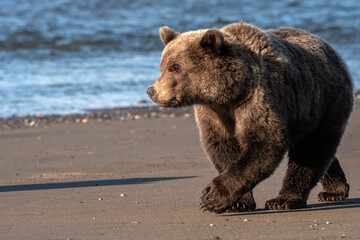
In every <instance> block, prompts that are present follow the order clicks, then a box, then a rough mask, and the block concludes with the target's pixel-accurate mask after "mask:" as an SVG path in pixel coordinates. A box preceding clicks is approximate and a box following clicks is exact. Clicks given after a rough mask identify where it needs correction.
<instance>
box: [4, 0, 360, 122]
mask: <svg viewBox="0 0 360 240" xmlns="http://www.w3.org/2000/svg"><path fill="white" fill-rule="evenodd" d="M240 20H242V21H245V22H250V23H252V24H254V25H256V26H258V27H260V28H263V29H266V28H277V27H281V26H290V27H298V28H303V29H306V30H308V31H310V32H313V33H315V34H317V35H319V36H321V37H322V38H324V39H326V40H327V41H328V42H330V43H331V44H332V45H333V46H334V47H335V49H336V50H338V51H339V52H340V54H341V55H342V57H343V58H344V59H345V61H346V63H347V64H348V66H349V68H350V72H351V73H352V76H353V78H354V82H355V85H356V86H357V87H358V88H360V2H359V1H358V0H343V1H338V0H323V1H322V0H317V1H313V0H278V1H268V0H257V1H253V0H243V1H236V0H229V1H221V0H208V1H195V0H193V1H191V0H183V1H168V0H167V1H165V0H157V1H150V0H149V1H146V0H87V1H71V0H52V1H38V0H1V1H0V99H1V101H0V117H7V116H11V115H14V114H15V115H18V116H23V115H29V114H31V115H32V114H39V113H41V114H52V113H60V114H65V113H81V112H85V111H86V110H88V109H96V108H108V107H119V106H135V105H139V103H138V102H139V100H142V99H145V100H149V99H148V97H147V95H146V93H145V89H146V87H147V86H149V85H150V84H151V83H152V82H153V81H154V80H156V79H157V77H158V75H159V71H158V64H159V61H160V55H161V50H162V48H163V44H162V43H161V42H160V40H159V37H158V28H159V27H161V26H163V25H168V26H170V27H171V28H174V29H175V30H177V31H180V32H184V31H189V30H195V29H200V28H210V27H219V28H220V27H222V26H224V25H226V24H229V23H232V22H237V21H240Z"/></svg>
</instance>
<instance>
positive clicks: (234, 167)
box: [147, 23, 354, 213]
mask: <svg viewBox="0 0 360 240" xmlns="http://www.w3.org/2000/svg"><path fill="white" fill-rule="evenodd" d="M160 38H161V40H162V41H163V42H164V44H165V49H164V51H163V53H162V56H161V64H160V70H161V72H162V73H161V76H160V77H159V79H157V81H156V82H155V83H154V84H153V85H152V86H150V87H149V88H148V90H147V92H148V94H149V96H150V98H151V99H152V100H153V101H154V102H155V103H157V104H158V105H160V106H163V107H182V106H188V105H195V114H196V121H197V123H198V127H199V130H200V139H201V142H202V145H203V147H204V149H205V152H206V153H207V155H208V157H209V158H210V159H211V160H212V162H213V164H214V165H215V167H216V169H217V170H218V172H219V175H218V176H217V177H215V178H214V179H213V180H212V181H211V182H210V184H209V185H208V186H207V187H206V188H205V190H204V191H203V195H202V197H201V207H202V208H203V209H204V210H208V211H213V212H216V213H222V212H225V211H230V212H231V211H251V210H254V209H255V206H256V205H255V200H254V198H253V194H252V190H253V188H254V187H255V186H256V185H257V184H258V183H259V182H260V181H262V180H264V179H265V178H267V177H269V176H270V175H271V174H272V173H273V172H274V170H275V168H276V167H277V166H278V165H279V163H280V161H281V160H282V159H283V157H284V155H285V153H286V152H288V157H289V162H288V169H287V172H286V176H285V179H284V182H283V187H282V189H281V191H280V193H279V195H278V196H277V197H276V198H274V199H271V200H269V201H267V202H266V208H267V209H295V208H303V207H306V201H307V198H308V196H309V192H310V190H311V189H312V188H313V187H314V186H315V185H316V183H317V182H318V181H319V180H320V181H321V183H322V185H323V191H322V192H320V194H319V197H318V199H319V201H340V200H344V199H345V198H347V197H348V192H349V185H348V184H347V180H346V178H345V175H344V173H343V171H342V169H341V167H340V164H339V161H338V160H337V158H336V157H335V153H336V149H337V147H338V145H339V143H340V140H341V137H342V135H343V133H344V131H345V128H346V125H347V122H348V119H349V117H350V114H351V111H352V109H353V104H354V92H353V84H352V81H351V77H350V75H349V72H348V70H347V68H346V66H345V64H344V62H343V60H342V59H341V57H340V56H339V55H338V54H337V53H336V52H335V51H334V49H333V48H331V47H330V45H329V44H328V43H327V42H325V41H323V40H321V39H319V38H318V37H316V36H315V35H312V34H310V33H308V32H305V31H303V30H298V29H293V28H280V29H276V30H266V31H263V30H260V29H258V28H256V27H255V26H252V25H250V24H246V23H236V24H231V25H228V26H225V27H224V28H222V29H216V28H213V29H207V30H198V31H193V32H186V33H182V34H180V33H178V32H175V31H173V30H171V29H169V28H168V27H163V28H161V29H160Z"/></svg>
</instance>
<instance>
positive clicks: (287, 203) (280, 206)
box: [265, 197, 306, 210]
mask: <svg viewBox="0 0 360 240" xmlns="http://www.w3.org/2000/svg"><path fill="white" fill-rule="evenodd" d="M265 208H266V209H267V210H290V209H299V208H306V202H304V201H303V200H302V199H286V198H281V197H277V198H274V199H271V200H269V201H267V202H266V203H265Z"/></svg>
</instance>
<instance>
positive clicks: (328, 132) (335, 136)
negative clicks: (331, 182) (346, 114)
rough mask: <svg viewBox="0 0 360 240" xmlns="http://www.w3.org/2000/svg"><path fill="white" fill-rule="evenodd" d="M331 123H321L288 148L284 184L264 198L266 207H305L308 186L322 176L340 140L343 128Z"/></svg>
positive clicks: (312, 185) (309, 187) (274, 208)
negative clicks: (271, 195) (276, 194)
mask: <svg viewBox="0 0 360 240" xmlns="http://www.w3.org/2000/svg"><path fill="white" fill-rule="evenodd" d="M330 124H332V123H330V122H328V124H323V125H320V126H319V127H318V128H317V130H315V131H314V132H313V133H312V134H310V135H309V136H308V137H307V138H305V139H304V140H303V141H301V142H299V143H297V144H296V145H295V146H294V147H293V148H291V149H290V150H289V164H288V169H287V173H286V176H285V179H284V183H283V187H282V189H281V191H280V193H279V196H278V197H276V198H274V199H271V200H269V201H267V202H266V206H265V207H266V208H267V209H270V210H289V209H297V208H304V207H306V201H307V198H308V196H309V193H310V190H311V189H312V188H313V187H314V186H315V185H316V184H317V183H318V181H319V180H320V179H321V177H322V176H323V174H324V172H325V170H326V169H327V167H328V166H329V164H330V163H331V160H333V158H334V155H335V152H336V148H337V146H338V145H339V143H340V139H341V136H342V131H339V129H336V127H334V125H330ZM332 127H333V128H332ZM325 180H328V179H327V178H325ZM326 186H328V185H326ZM325 195H326V194H325Z"/></svg>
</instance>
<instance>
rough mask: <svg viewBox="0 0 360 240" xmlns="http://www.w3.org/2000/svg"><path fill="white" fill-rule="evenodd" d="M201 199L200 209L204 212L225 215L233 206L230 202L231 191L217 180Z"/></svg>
mask: <svg viewBox="0 0 360 240" xmlns="http://www.w3.org/2000/svg"><path fill="white" fill-rule="evenodd" d="M202 194H203V195H202V196H201V197H200V201H201V203H200V208H201V209H203V210H204V211H209V212H215V213H218V214H219V213H223V212H226V211H227V210H228V209H231V208H232V206H233V204H232V201H231V200H230V194H229V191H228V190H227V189H226V188H225V186H223V183H222V182H221V181H219V180H218V179H217V178H215V179H214V180H213V181H211V183H210V184H209V185H208V186H207V187H206V188H205V189H204V191H203V192H202Z"/></svg>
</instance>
